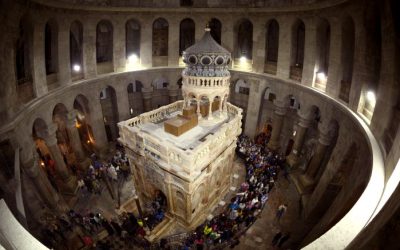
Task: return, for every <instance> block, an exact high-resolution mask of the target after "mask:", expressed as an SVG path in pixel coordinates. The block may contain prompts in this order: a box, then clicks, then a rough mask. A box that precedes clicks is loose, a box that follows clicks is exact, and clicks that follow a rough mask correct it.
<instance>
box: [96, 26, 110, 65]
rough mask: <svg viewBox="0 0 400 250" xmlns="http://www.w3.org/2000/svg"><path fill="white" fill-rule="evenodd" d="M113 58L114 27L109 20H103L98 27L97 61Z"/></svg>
mask: <svg viewBox="0 0 400 250" xmlns="http://www.w3.org/2000/svg"><path fill="white" fill-rule="evenodd" d="M112 60H113V27H112V24H111V23H110V22H109V21H106V20H101V21H100V22H99V23H98V24H97V28H96V62H97V63H103V62H112Z"/></svg>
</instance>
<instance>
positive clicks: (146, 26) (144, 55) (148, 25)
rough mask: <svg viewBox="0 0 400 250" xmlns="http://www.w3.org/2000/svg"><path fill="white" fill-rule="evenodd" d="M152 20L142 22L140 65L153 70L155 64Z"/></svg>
mask: <svg viewBox="0 0 400 250" xmlns="http://www.w3.org/2000/svg"><path fill="white" fill-rule="evenodd" d="M152 23H153V22H151V20H145V21H143V22H141V32H140V63H141V65H142V67H145V68H151V66H152V64H153V55H152V46H153V44H152V37H153V26H152Z"/></svg>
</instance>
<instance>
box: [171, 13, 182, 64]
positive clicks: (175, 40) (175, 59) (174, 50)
mask: <svg viewBox="0 0 400 250" xmlns="http://www.w3.org/2000/svg"><path fill="white" fill-rule="evenodd" d="M168 22H169V26H168V29H169V30H168V66H170V67H177V66H178V64H179V27H180V25H179V21H178V20H175V18H174V19H173V20H168Z"/></svg>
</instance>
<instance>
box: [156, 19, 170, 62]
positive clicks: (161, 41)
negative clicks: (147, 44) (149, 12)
mask: <svg viewBox="0 0 400 250" xmlns="http://www.w3.org/2000/svg"><path fill="white" fill-rule="evenodd" d="M153 56H168V22H167V21H166V20H165V19H163V18H158V19H157V20H155V21H154V23H153Z"/></svg>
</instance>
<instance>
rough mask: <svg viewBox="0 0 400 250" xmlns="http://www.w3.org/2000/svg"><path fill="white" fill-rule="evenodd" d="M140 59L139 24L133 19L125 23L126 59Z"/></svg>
mask: <svg viewBox="0 0 400 250" xmlns="http://www.w3.org/2000/svg"><path fill="white" fill-rule="evenodd" d="M133 55H134V56H136V57H137V58H139V57H140V24H139V22H137V21H136V20H134V19H130V20H128V21H127V22H126V58H129V57H130V56H133Z"/></svg>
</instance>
